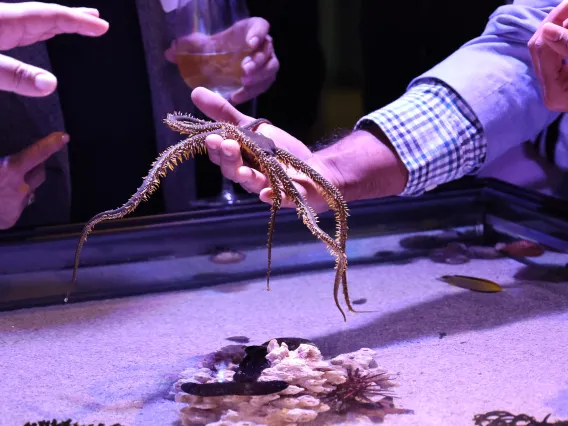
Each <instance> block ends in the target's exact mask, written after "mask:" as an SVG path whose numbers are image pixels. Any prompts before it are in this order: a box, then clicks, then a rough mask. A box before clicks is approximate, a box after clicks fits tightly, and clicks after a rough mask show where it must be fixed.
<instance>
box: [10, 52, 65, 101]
mask: <svg viewBox="0 0 568 426" xmlns="http://www.w3.org/2000/svg"><path fill="white" fill-rule="evenodd" d="M56 87H57V79H56V78H55V76H54V75H53V74H51V73H49V72H47V71H45V70H43V69H41V68H38V67H34V66H33V65H28V64H25V63H23V62H22V61H18V60H17V59H14V58H10V57H9V56H4V55H0V90H3V91H7V92H13V93H16V94H18V95H23V96H32V97H39V96H47V95H49V94H51V93H52V92H53V91H54V90H55V88H56Z"/></svg>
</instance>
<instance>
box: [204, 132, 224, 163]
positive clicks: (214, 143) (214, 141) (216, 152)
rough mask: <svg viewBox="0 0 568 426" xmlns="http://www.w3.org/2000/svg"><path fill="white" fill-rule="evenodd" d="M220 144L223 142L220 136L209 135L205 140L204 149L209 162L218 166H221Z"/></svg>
mask: <svg viewBox="0 0 568 426" xmlns="http://www.w3.org/2000/svg"><path fill="white" fill-rule="evenodd" d="M221 142H223V137H222V136H221V135H209V136H207V138H206V139H205V147H206V148H207V155H208V156H209V160H210V161H211V162H212V163H214V164H217V165H218V166H220V165H221V153H220V148H221Z"/></svg>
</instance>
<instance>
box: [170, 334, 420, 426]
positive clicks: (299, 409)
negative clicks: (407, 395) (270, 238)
mask: <svg viewBox="0 0 568 426" xmlns="http://www.w3.org/2000/svg"><path fill="white" fill-rule="evenodd" d="M222 351H223V353H226V350H222ZM374 357H375V352H374V351H372V350H371V349H366V348H363V349H360V350H358V351H356V352H353V353H349V354H342V355H339V356H336V357H334V358H332V359H329V360H325V359H324V358H323V356H322V354H321V352H320V350H319V349H318V348H317V346H315V344H313V343H312V342H310V341H309V340H306V339H298V338H277V339H271V340H270V341H267V342H265V343H263V344H262V345H258V346H247V347H246V348H243V349H242V359H241V360H240V361H239V362H238V364H237V363H235V362H234V361H235V359H234V357H232V358H227V359H225V360H223V359H222V356H219V355H209V356H207V357H205V359H206V360H209V361H208V362H206V363H202V364H201V365H199V366H196V367H194V368H192V369H190V370H186V371H185V372H184V374H183V377H182V378H181V379H180V380H179V381H178V382H177V383H176V384H175V385H174V390H175V392H176V395H175V400H176V401H177V402H181V403H186V404H187V405H186V406H184V407H183V408H182V409H181V412H180V417H181V421H182V424H183V425H185V426H187V425H196V424H198V425H203V424H206V425H215V426H221V425H222V426H228V425H242V424H246V425H247V426H255V425H271V426H284V425H286V426H293V425H298V424H300V423H307V422H310V425H320V424H321V425H331V424H335V423H345V422H347V423H348V424H359V425H364V424H368V425H372V424H376V423H377V422H378V421H382V419H383V418H384V416H385V415H387V414H402V413H412V411H411V410H405V409H399V408H395V406H394V403H393V396H392V394H391V388H392V387H394V386H396V384H395V383H394V382H392V381H391V379H390V378H389V377H388V374H387V372H386V371H385V370H384V369H382V368H380V367H378V365H377V363H376V361H375V358H374ZM211 359H216V360H217V364H216V365H215V366H213V367H214V368H209V367H211V365H210V364H211V363H210V360H211ZM239 376H240V378H239V379H238V380H236V377H239ZM278 387H280V389H278ZM219 390H221V391H222V392H221V394H220V393H216V392H218V391H219ZM257 390H263V391H264V393H262V394H260V393H257V392H256V391H257ZM187 391H189V392H187ZM227 391H231V392H230V393H227ZM247 392H250V393H247ZM212 395H219V396H212Z"/></svg>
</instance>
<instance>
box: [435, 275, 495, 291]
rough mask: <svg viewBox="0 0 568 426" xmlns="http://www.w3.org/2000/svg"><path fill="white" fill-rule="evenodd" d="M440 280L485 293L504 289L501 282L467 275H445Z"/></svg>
mask: <svg viewBox="0 0 568 426" xmlns="http://www.w3.org/2000/svg"><path fill="white" fill-rule="evenodd" d="M439 280H440V281H443V282H445V283H448V284H451V285H454V286H456V287H460V288H465V289H466V290H472V291H480V292H483V293H497V292H499V291H501V290H503V288H502V287H501V286H500V285H499V284H497V283H495V282H493V281H490V280H486V279H484V278H476V277H468V276H465V275H443V276H441V277H440V278H439Z"/></svg>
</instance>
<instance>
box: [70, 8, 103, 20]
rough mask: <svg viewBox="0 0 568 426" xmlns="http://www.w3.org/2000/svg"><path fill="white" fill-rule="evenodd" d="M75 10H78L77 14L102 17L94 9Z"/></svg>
mask: <svg viewBox="0 0 568 426" xmlns="http://www.w3.org/2000/svg"><path fill="white" fill-rule="evenodd" d="M73 9H74V10H76V11H77V12H81V13H86V14H87V15H91V16H96V17H97V18H98V17H99V16H101V15H100V13H99V11H98V9H94V8H92V7H74V8H73Z"/></svg>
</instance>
